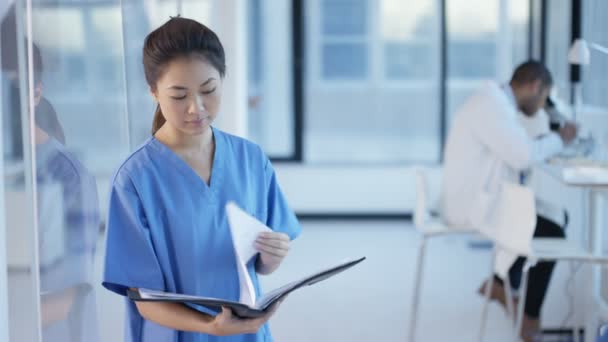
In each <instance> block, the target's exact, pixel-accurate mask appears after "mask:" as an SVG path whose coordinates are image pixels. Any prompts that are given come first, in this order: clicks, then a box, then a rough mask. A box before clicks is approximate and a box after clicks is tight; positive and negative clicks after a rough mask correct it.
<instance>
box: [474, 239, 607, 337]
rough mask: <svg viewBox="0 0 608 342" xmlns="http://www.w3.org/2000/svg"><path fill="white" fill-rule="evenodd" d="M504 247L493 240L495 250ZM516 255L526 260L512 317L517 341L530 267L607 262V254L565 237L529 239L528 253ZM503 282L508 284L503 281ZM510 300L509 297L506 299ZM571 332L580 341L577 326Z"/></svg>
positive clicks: (487, 299)
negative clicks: (598, 253) (599, 252)
mask: <svg viewBox="0 0 608 342" xmlns="http://www.w3.org/2000/svg"><path fill="white" fill-rule="evenodd" d="M496 248H498V249H504V250H506V251H509V249H508V248H506V247H505V246H502V245H501V244H500V243H498V242H495V250H494V251H496ZM516 254H518V256H521V257H525V258H526V262H525V263H524V267H523V273H522V279H521V284H520V292H521V295H520V298H519V303H518V307H517V312H516V315H515V317H514V332H515V339H514V340H515V341H519V338H520V337H519V331H520V330H521V326H522V321H523V315H524V307H525V302H526V290H527V286H528V273H529V271H530V268H531V267H533V266H534V265H536V264H537V263H538V262H540V261H555V262H557V261H560V260H563V261H570V262H581V263H582V262H584V263H590V264H603V265H605V264H608V255H594V254H593V253H591V252H589V251H587V250H586V249H585V248H583V247H582V246H580V245H579V244H576V243H573V242H571V241H569V240H567V239H560V238H533V239H532V241H531V246H530V250H529V252H528V253H521V252H518V253H516ZM491 278H493V270H492V273H491ZM505 284H508V283H506V282H505ZM507 288H510V286H507V285H506V286H505V289H507ZM508 300H510V298H509V299H508ZM488 301H489V294H488V293H486V305H487V302H488ZM483 319H484V322H482V327H483V326H484V325H485V320H486V317H485V315H484V317H483ZM572 333H573V337H574V340H575V341H580V336H579V333H578V328H577V327H576V326H575V327H573V328H572ZM585 333H587V334H592V333H593V332H591V331H586V332H585ZM482 335H483V329H482V330H481V332H480V339H481V336H482Z"/></svg>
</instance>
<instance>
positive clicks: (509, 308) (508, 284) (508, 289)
mask: <svg viewBox="0 0 608 342" xmlns="http://www.w3.org/2000/svg"><path fill="white" fill-rule="evenodd" d="M504 288H505V297H506V301H507V303H506V304H507V305H506V307H507V316H509V318H510V319H511V320H512V321H513V325H515V308H513V291H512V289H511V279H509V273H508V272H507V276H506V277H505V282H504Z"/></svg>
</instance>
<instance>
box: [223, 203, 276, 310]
mask: <svg viewBox="0 0 608 342" xmlns="http://www.w3.org/2000/svg"><path fill="white" fill-rule="evenodd" d="M226 215H227V216H228V224H229V226H230V233H231V234H232V243H233V246H234V253H235V255H236V263H237V265H236V266H237V270H238V275H239V285H240V289H241V293H240V298H239V302H241V303H243V304H247V305H250V306H254V305H255V302H256V294H255V288H254V287H253V282H252V280H251V276H250V275H249V272H248V271H247V263H249V261H250V260H251V258H253V257H254V256H255V255H256V254H257V253H258V252H257V250H256V249H255V246H254V242H255V240H256V238H257V237H258V235H259V234H260V233H261V232H270V231H272V230H271V229H270V228H268V227H267V226H265V225H264V224H263V223H261V222H260V221H258V220H257V219H255V218H254V217H252V216H250V215H249V214H247V213H246V212H245V211H243V210H242V209H241V208H239V207H238V206H237V205H236V204H235V203H234V202H229V203H228V204H226Z"/></svg>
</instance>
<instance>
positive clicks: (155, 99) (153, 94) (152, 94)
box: [150, 88, 158, 103]
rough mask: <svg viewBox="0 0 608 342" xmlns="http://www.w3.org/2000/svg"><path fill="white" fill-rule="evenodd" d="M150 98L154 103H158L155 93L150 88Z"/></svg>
mask: <svg viewBox="0 0 608 342" xmlns="http://www.w3.org/2000/svg"><path fill="white" fill-rule="evenodd" d="M150 96H152V99H153V100H154V102H156V103H158V95H157V94H156V91H155V90H154V89H152V88H150Z"/></svg>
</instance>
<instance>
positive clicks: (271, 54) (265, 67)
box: [247, 0, 296, 159]
mask: <svg viewBox="0 0 608 342" xmlns="http://www.w3.org/2000/svg"><path fill="white" fill-rule="evenodd" d="M247 5H248V12H249V15H248V19H249V23H248V24H249V27H248V30H247V31H248V33H247V35H248V37H247V38H248V46H247V48H248V53H249V56H248V62H249V65H248V70H249V94H248V96H249V98H248V105H249V110H248V125H249V127H248V128H249V138H250V139H252V140H253V141H255V142H257V143H258V144H260V145H261V146H262V148H263V149H264V151H265V152H266V153H267V154H269V155H271V156H272V157H273V158H282V159H293V158H294V157H295V154H296V151H295V144H294V142H295V127H294V124H295V123H294V112H295V108H294V101H293V93H294V91H293V85H294V84H293V67H292V66H293V60H294V59H293V52H292V50H293V34H292V7H291V2H290V1H274V0H250V1H247Z"/></svg>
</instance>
